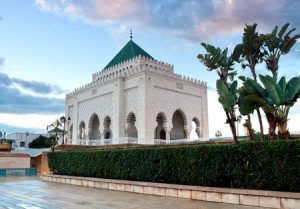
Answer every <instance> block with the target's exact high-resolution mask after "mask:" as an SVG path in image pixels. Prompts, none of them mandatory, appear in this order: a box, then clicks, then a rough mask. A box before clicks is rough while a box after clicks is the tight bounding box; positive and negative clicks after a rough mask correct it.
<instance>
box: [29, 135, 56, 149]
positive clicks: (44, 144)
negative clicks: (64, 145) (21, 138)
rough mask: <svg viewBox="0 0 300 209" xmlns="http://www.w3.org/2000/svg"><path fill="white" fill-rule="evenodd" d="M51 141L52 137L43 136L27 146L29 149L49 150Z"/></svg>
mask: <svg viewBox="0 0 300 209" xmlns="http://www.w3.org/2000/svg"><path fill="white" fill-rule="evenodd" d="M51 141H53V136H51V137H46V136H43V135H39V137H38V138H36V139H34V140H32V142H30V143H29V144H28V146H29V148H49V147H51Z"/></svg>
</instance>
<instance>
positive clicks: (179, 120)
mask: <svg viewBox="0 0 300 209" xmlns="http://www.w3.org/2000/svg"><path fill="white" fill-rule="evenodd" d="M172 124H173V127H172V129H171V133H170V135H171V136H170V139H171V140H174V139H186V138H187V134H186V130H185V128H186V125H187V120H186V116H185V114H184V112H183V111H182V110H180V109H178V110H176V111H175V112H174V114H173V117H172Z"/></svg>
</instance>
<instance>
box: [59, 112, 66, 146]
mask: <svg viewBox="0 0 300 209" xmlns="http://www.w3.org/2000/svg"><path fill="white" fill-rule="evenodd" d="M60 122H61V123H63V124H64V132H63V139H62V143H61V144H64V143H65V127H66V117H65V116H61V117H60Z"/></svg>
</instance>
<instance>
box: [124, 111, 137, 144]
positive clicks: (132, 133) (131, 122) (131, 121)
mask: <svg viewBox="0 0 300 209" xmlns="http://www.w3.org/2000/svg"><path fill="white" fill-rule="evenodd" d="M126 121H127V130H126V133H127V137H132V138H138V130H137V128H136V127H135V122H136V117H135V114H134V113H132V112H131V113H129V114H128V116H127V120H126Z"/></svg>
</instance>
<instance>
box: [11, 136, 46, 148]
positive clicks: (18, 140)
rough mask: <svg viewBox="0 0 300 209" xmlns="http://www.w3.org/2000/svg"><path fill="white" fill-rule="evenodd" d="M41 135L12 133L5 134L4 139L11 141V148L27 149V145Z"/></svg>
mask: <svg viewBox="0 0 300 209" xmlns="http://www.w3.org/2000/svg"><path fill="white" fill-rule="evenodd" d="M40 135H41V134H34V133H28V132H25V133H12V134H7V135H6V139H9V140H12V142H13V143H12V146H13V147H26V148H28V144H29V143H30V142H32V141H33V140H34V139H36V138H38V137H39V136H40Z"/></svg>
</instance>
